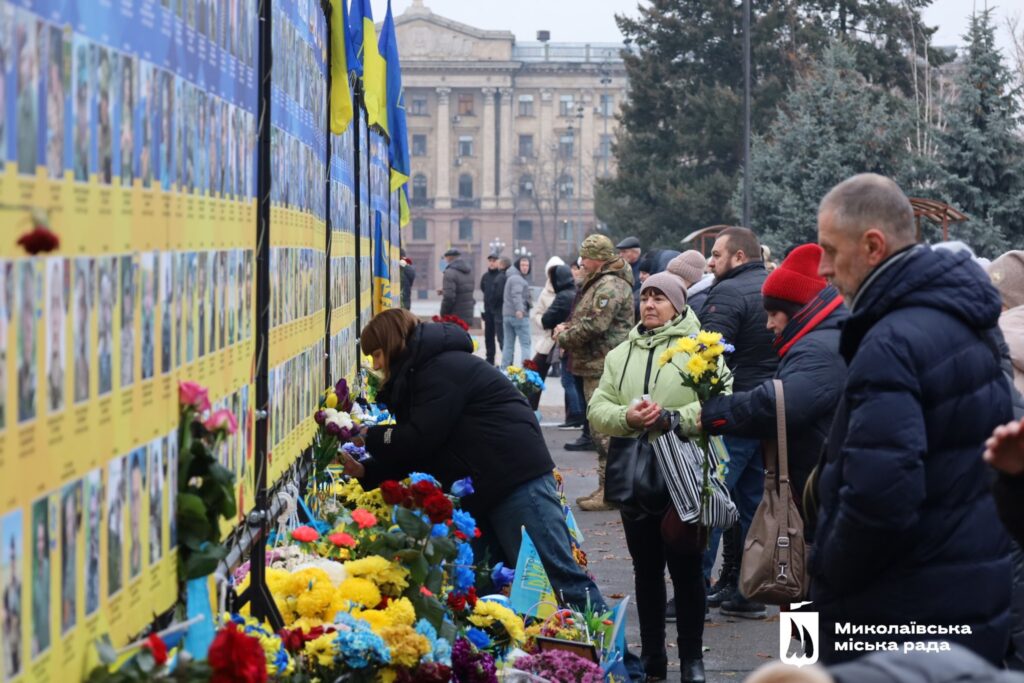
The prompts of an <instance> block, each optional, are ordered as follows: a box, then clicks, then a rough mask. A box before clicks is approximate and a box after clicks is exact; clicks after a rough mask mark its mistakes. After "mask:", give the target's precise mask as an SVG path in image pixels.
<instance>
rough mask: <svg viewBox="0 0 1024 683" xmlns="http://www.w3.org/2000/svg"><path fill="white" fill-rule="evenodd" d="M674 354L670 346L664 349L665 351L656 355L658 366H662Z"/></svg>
mask: <svg viewBox="0 0 1024 683" xmlns="http://www.w3.org/2000/svg"><path fill="white" fill-rule="evenodd" d="M674 355H676V352H675V351H674V350H673V349H672V348H671V347H669V348H667V349H665V351H663V352H662V354H661V355H660V356H658V366H659V367H662V366H665V365H667V364H668V363H670V362H671V361H672V357H673V356H674Z"/></svg>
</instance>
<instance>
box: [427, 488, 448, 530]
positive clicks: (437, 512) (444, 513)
mask: <svg viewBox="0 0 1024 683" xmlns="http://www.w3.org/2000/svg"><path fill="white" fill-rule="evenodd" d="M423 511H424V512H425V513H427V517H430V521H431V522H433V523H434V524H440V523H442V522H444V521H445V520H446V519H451V516H452V502H451V501H450V500H448V496H446V495H444V494H442V493H435V494H434V495H432V496H428V497H427V499H426V500H424V501H423Z"/></svg>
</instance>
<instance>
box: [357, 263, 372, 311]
mask: <svg viewBox="0 0 1024 683" xmlns="http://www.w3.org/2000/svg"><path fill="white" fill-rule="evenodd" d="M358 275H359V282H358V283H357V285H358V286H359V291H360V292H366V291H370V290H372V289H373V273H372V271H371V270H370V257H369V256H360V257H359V273H358ZM369 320H370V319H369V318H367V317H364V318H363V321H364V324H365V322H368V321H369Z"/></svg>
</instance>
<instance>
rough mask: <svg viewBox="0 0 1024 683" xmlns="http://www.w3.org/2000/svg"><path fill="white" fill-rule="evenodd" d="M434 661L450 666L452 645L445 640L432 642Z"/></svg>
mask: <svg viewBox="0 0 1024 683" xmlns="http://www.w3.org/2000/svg"><path fill="white" fill-rule="evenodd" d="M434 661H435V662H437V663H438V664H444V665H445V666H451V665H452V644H451V643H449V642H448V641H447V639H445V638H438V639H437V640H436V641H434Z"/></svg>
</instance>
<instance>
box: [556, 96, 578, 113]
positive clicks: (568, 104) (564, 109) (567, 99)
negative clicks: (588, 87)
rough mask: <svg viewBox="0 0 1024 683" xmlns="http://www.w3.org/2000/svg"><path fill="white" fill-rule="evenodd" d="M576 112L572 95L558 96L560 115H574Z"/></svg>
mask: <svg viewBox="0 0 1024 683" xmlns="http://www.w3.org/2000/svg"><path fill="white" fill-rule="evenodd" d="M575 114H576V106H575V102H574V100H573V96H572V95H562V96H561V97H559V98H558V115H559V116H573V115H575Z"/></svg>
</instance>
